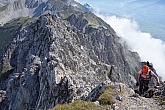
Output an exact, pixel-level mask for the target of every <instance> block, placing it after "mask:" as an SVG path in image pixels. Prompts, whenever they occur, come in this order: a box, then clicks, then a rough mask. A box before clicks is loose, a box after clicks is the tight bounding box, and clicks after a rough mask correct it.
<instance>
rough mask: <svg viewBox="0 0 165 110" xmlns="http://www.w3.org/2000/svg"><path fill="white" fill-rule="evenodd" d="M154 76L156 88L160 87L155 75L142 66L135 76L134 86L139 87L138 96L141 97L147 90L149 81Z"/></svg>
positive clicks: (145, 66)
mask: <svg viewBox="0 0 165 110" xmlns="http://www.w3.org/2000/svg"><path fill="white" fill-rule="evenodd" d="M152 76H154V77H155V79H156V81H157V86H159V85H160V81H159V78H158V76H157V75H155V74H154V73H153V71H151V70H150V69H149V67H148V66H147V65H143V67H142V69H141V70H140V71H139V72H138V73H137V74H136V76H135V79H136V82H137V83H136V86H139V95H142V94H143V93H144V92H146V91H147V90H148V88H149V87H148V84H149V81H150V79H151V77H152Z"/></svg>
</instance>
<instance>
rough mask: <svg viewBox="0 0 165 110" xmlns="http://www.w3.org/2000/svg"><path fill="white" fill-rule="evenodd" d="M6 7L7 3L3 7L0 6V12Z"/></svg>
mask: <svg viewBox="0 0 165 110" xmlns="http://www.w3.org/2000/svg"><path fill="white" fill-rule="evenodd" d="M7 7H8V4H7V5H5V6H3V7H0V12H1V11H4V10H5V9H7Z"/></svg>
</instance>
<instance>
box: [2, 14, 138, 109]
mask: <svg viewBox="0 0 165 110" xmlns="http://www.w3.org/2000/svg"><path fill="white" fill-rule="evenodd" d="M80 17H81V16H77V15H72V16H71V17H70V19H66V20H62V19H61V18H60V17H59V16H57V15H50V14H46V15H43V16H41V17H40V18H39V19H37V20H36V21H34V22H33V23H30V24H29V25H28V26H26V27H25V28H24V29H23V30H22V31H21V33H20V34H19V35H17V37H16V38H14V40H13V41H12V43H11V45H9V47H12V48H11V49H12V51H9V50H10V48H9V49H7V51H6V52H8V51H9V53H8V56H10V57H4V59H5V61H6V63H7V65H9V66H11V67H12V68H13V73H12V75H11V76H10V77H9V80H8V84H7V86H6V87H7V89H6V93H7V99H8V107H9V109H12V110H23V109H24V110H26V109H48V108H51V107H53V106H55V105H56V104H58V103H69V102H71V101H73V100H74V99H86V98H87V97H88V96H89V93H90V92H91V90H92V89H94V88H95V87H96V86H97V85H98V84H100V82H104V81H106V80H111V81H117V82H118V81H121V82H123V83H126V84H128V85H130V86H131V85H132V84H131V77H130V75H131V73H132V72H135V71H136V69H135V67H136V66H137V65H138V64H137V63H138V61H137V60H136V59H135V56H136V54H134V53H132V52H130V51H128V50H127V49H126V48H125V47H123V46H122V45H121V44H120V43H119V40H120V39H119V38H118V37H117V36H116V35H115V32H114V31H113V30H112V29H111V28H110V27H107V28H103V27H98V28H94V27H92V26H90V25H88V21H87V20H86V19H85V18H83V17H82V18H80ZM71 18H72V20H71ZM73 21H74V23H73ZM130 59H132V60H130ZM134 61H137V63H136V62H134ZM131 64H133V65H131ZM130 65H131V66H132V67H134V68H130Z"/></svg>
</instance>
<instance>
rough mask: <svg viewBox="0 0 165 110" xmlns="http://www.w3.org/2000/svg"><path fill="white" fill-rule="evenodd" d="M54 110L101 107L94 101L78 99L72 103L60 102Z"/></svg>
mask: <svg viewBox="0 0 165 110" xmlns="http://www.w3.org/2000/svg"><path fill="white" fill-rule="evenodd" d="M52 110H99V109H98V107H97V106H96V105H95V104H94V103H92V102H87V101H82V100H77V101H74V102H73V103H70V104H58V105H57V106H56V107H55V108H53V109H52Z"/></svg>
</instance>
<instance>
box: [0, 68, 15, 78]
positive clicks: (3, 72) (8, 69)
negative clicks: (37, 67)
mask: <svg viewBox="0 0 165 110" xmlns="http://www.w3.org/2000/svg"><path fill="white" fill-rule="evenodd" d="M13 69H14V68H13V67H8V68H7V69H5V70H3V71H1V72H0V77H1V76H2V75H4V74H5V73H7V72H8V71H11V70H13Z"/></svg>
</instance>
